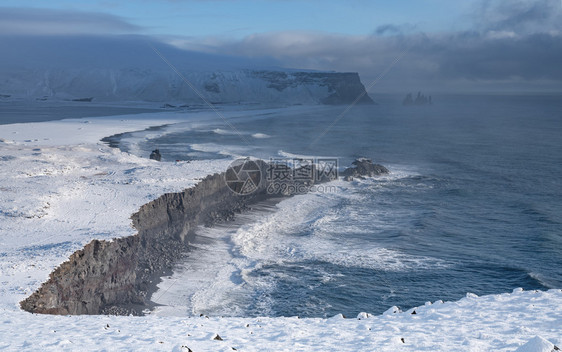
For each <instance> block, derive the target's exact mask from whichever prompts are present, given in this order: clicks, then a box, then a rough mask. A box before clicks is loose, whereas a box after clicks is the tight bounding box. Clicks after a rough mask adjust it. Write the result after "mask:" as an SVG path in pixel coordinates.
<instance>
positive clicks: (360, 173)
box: [342, 158, 389, 181]
mask: <svg viewBox="0 0 562 352" xmlns="http://www.w3.org/2000/svg"><path fill="white" fill-rule="evenodd" d="M352 164H353V165H354V166H353V167H350V168H347V169H345V170H344V171H343V172H342V176H343V177H344V178H345V179H346V180H348V181H349V180H352V179H353V178H354V177H356V178H365V177H373V176H379V175H384V174H388V173H389V171H388V169H387V168H386V167H384V166H382V165H380V164H373V161H372V160H371V159H367V158H359V159H357V160H355V161H354V162H353V163H352Z"/></svg>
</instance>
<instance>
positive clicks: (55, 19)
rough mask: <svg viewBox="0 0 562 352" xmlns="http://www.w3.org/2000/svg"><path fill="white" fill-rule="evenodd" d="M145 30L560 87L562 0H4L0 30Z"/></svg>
mask: <svg viewBox="0 0 562 352" xmlns="http://www.w3.org/2000/svg"><path fill="white" fill-rule="evenodd" d="M70 34H72V35H98V36H119V35H129V34H134V35H138V36H148V37H151V38H154V39H157V40H159V41H163V42H165V43H169V44H172V45H174V46H177V47H179V48H183V49H188V50H196V51H203V52H207V53H214V54H221V55H236V56H241V57H248V58H269V59H271V60H272V62H275V63H276V64H277V65H279V66H283V67H292V68H303V69H316V70H335V71H353V72H359V73H360V75H361V77H362V80H363V82H364V84H365V85H366V86H368V88H369V90H371V91H376V90H381V91H384V90H401V89H402V90H403V89H404V86H412V89H413V90H416V89H422V88H424V87H427V88H428V89H432V90H444V91H448V90H450V89H459V90H463V89H464V90H482V89H484V90H485V89H490V90H522V91H525V90H544V91H560V90H562V69H561V68H560V62H562V0H454V1H452V0H393V1H388V0H386V1H383V0H347V1H343V0H341V1H338V0H323V1H320V0H302V1H297V0H261V1H260V0H152V1H149V0H135V1H132V0H122V1H110V0H100V1H88V2H86V1H70V0H52V1H48V2H47V1H32V0H18V1H14V0H3V1H2V3H1V5H0V35H4V36H18V35H28V36H46V35H49V36H65V35H70Z"/></svg>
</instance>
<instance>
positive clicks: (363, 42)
mask: <svg viewBox="0 0 562 352" xmlns="http://www.w3.org/2000/svg"><path fill="white" fill-rule="evenodd" d="M557 6H558V7H557ZM474 22H476V23H477V24H476V25H475V26H474V27H473V29H471V30H460V31H455V32H449V33H444V32H441V33H421V32H416V31H413V30H410V29H412V28H414V27H412V26H408V25H400V26H397V25H392V24H386V25H383V26H379V27H378V28H376V29H375V30H374V31H373V34H372V35H364V36H359V35H341V34H328V33H317V32H303V31H285V32H273V33H260V34H254V35H250V36H247V37H245V38H243V39H241V40H233V41H226V40H221V39H220V38H207V39H206V40H200V41H199V45H200V46H199V49H201V50H206V51H212V52H215V53H221V54H231V55H239V56H249V57H271V58H274V59H276V60H277V61H278V62H280V63H282V64H283V65H284V66H286V67H295V68H308V69H318V70H335V71H357V72H359V73H360V74H361V76H362V77H363V79H364V81H365V83H369V82H370V81H372V80H374V79H375V78H376V77H377V76H379V74H380V73H382V72H384V71H385V70H386V69H387V68H389V67H390V66H391V65H392V66H393V67H392V70H391V71H390V73H389V74H388V75H387V77H385V79H384V81H381V83H380V84H381V85H383V86H385V85H393V86H394V87H399V86H400V85H408V84H420V85H421V86H422V87H423V86H425V85H430V86H435V87H439V86H441V85H443V84H453V85H454V82H464V83H463V84H466V83H467V82H468V83H483V84H488V83H490V82H503V83H509V82H512V83H519V84H522V85H526V84H530V83H533V82H534V83H537V82H549V84H554V85H556V86H557V87H559V88H561V87H562V70H561V69H560V63H561V62H562V30H560V26H561V25H562V18H561V10H560V2H559V0H536V1H530V0H509V1H507V0H504V1H502V0H499V1H498V0H496V1H487V0H485V1H483V2H481V3H480V5H479V6H477V7H476V10H475V12H474ZM187 45H188V46H189V44H187ZM404 51H406V54H405V55H404V56H403V58H402V59H400V60H399V62H398V63H396V64H393V62H394V61H395V60H396V59H397V58H399V57H401V55H402V53H403V52H404ZM397 89H398V88H397Z"/></svg>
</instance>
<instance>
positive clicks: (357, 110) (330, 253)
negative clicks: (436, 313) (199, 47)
mask: <svg viewBox="0 0 562 352" xmlns="http://www.w3.org/2000/svg"><path fill="white" fill-rule="evenodd" d="M374 98H375V100H377V102H378V105H360V106H355V107H353V108H351V109H348V110H347V111H346V109H347V108H348V107H346V106H334V107H322V108H318V109H306V108H302V109H299V108H298V107H297V108H295V107H293V108H290V109H275V110H272V111H271V112H265V113H260V114H256V113H250V112H249V113H248V114H239V115H237V117H233V118H224V116H218V115H217V116H216V117H215V118H214V119H210V120H209V121H208V122H207V123H200V124H198V125H193V124H191V125H190V124H184V125H182V124H179V125H174V126H168V127H167V128H164V129H162V130H161V131H160V133H158V134H154V133H151V134H150V137H146V136H148V134H144V135H143V134H142V133H136V134H128V135H127V134H126V135H124V136H123V137H122V142H123V143H122V148H124V149H125V150H127V149H128V151H134V152H135V153H139V154H140V155H148V154H149V153H150V151H151V150H153V149H156V148H158V149H160V152H161V153H162V155H163V160H164V161H172V162H173V161H174V160H191V159H214V158H236V157H245V156H252V157H259V158H263V159H266V160H267V159H270V158H272V159H293V158H297V157H304V158H337V160H338V162H339V166H340V168H341V169H343V168H344V167H346V166H349V165H350V164H351V162H352V161H353V160H354V159H355V158H358V157H368V158H372V159H373V160H374V162H376V163H380V164H383V165H385V166H387V167H388V168H389V169H390V174H389V175H387V176H383V177H379V178H374V179H365V180H354V181H352V182H345V181H342V180H340V181H336V182H334V183H332V185H333V187H330V188H327V189H324V190H323V192H312V193H310V194H307V195H301V196H296V197H293V198H290V199H287V200H285V201H282V202H281V203H278V204H271V205H268V206H266V207H265V208H264V209H261V210H258V211H255V212H253V213H251V214H246V215H244V216H243V217H244V219H243V220H244V221H239V222H238V223H236V224H234V225H228V226H227V225H221V226H217V227H216V228H212V229H203V228H202V229H200V231H199V237H198V239H197V240H196V241H195V243H193V248H192V250H191V251H190V252H189V253H188V254H187V255H186V259H185V262H183V263H181V264H180V265H178V267H177V268H176V269H177V270H176V272H175V273H174V275H173V276H172V277H170V278H167V279H164V281H163V283H162V284H161V285H160V287H161V290H160V291H159V292H157V293H156V294H155V295H154V296H153V298H154V299H155V300H156V301H158V302H159V303H162V304H164V305H167V306H168V308H170V309H171V310H170V309H168V313H169V312H173V314H180V315H181V314H186V315H192V314H208V315H237V316H294V315H298V316H303V317H326V316H332V315H335V314H338V313H343V314H344V315H347V316H353V315H356V314H357V313H359V312H363V311H365V312H370V313H381V312H383V311H385V310H386V309H388V307H390V306H393V305H396V306H399V307H401V308H402V309H407V308H410V307H414V306H418V305H421V304H424V303H425V302H427V301H435V300H458V299H459V298H461V297H463V296H464V295H466V293H467V292H472V293H475V294H478V295H484V294H492V293H501V292H509V291H511V290H512V289H514V288H517V287H522V288H524V289H548V288H560V287H562V269H561V268H562V201H561V199H562V181H561V179H562V177H561V175H562V137H561V136H562V97H561V96H560V95H459V96H454V95H443V96H434V99H433V101H434V104H433V105H426V106H415V107H404V106H402V105H401V97H397V96H390V95H389V96H375V97H374ZM225 120H226V121H227V122H225ZM143 136H144V137H143ZM161 311H162V312H165V311H166V309H161Z"/></svg>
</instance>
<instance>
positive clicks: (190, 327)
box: [0, 112, 562, 351]
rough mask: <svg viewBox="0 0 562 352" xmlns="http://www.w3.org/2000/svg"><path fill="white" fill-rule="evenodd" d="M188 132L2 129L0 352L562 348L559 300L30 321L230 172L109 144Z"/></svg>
mask: <svg viewBox="0 0 562 352" xmlns="http://www.w3.org/2000/svg"><path fill="white" fill-rule="evenodd" d="M205 114H208V115H205ZM211 114H212V112H207V113H201V114H199V115H195V116H194V117H193V118H195V119H201V120H204V119H205V118H209V116H210V115H211ZM183 121H185V116H183V115H180V114H175V113H149V114H141V115H127V116H117V117H102V118H86V119H75V120H60V121H50V122H41V123H30V124H14V125H2V126H1V127H0V245H1V249H0V283H1V286H0V297H1V298H0V319H2V320H1V321H2V322H1V323H0V326H1V328H0V341H1V342H0V349H2V348H5V349H7V350H29V349H36V348H38V349H41V350H44V349H51V350H60V349H66V350H75V349H81V350H99V349H107V350H178V351H180V350H182V346H187V347H189V348H190V349H191V350H193V351H201V350H224V351H228V350H232V349H231V348H232V347H234V348H236V349H238V350H249V351H252V350H255V351H260V350H275V351H278V350H321V349H328V348H334V349H338V350H349V351H357V350H377V351H379V350H381V351H384V350H388V351H395V350H412V351H420V350H428V351H449V350H470V351H487V350H496V351H513V350H515V349H516V348H517V347H518V346H520V345H522V344H523V343H525V342H526V341H529V340H530V339H531V338H533V337H534V336H536V335H539V336H541V337H543V338H545V339H547V340H549V341H550V342H552V343H554V344H556V345H558V346H560V345H561V344H562V341H561V340H560V338H561V337H560V336H562V328H561V326H562V315H561V314H560V313H559V311H560V307H562V291H561V290H550V291H547V292H531V291H529V292H522V291H519V290H517V291H515V292H513V293H511V294H502V295H491V296H484V297H479V298H477V297H474V296H473V295H469V297H467V298H465V299H462V300H460V301H458V302H449V303H444V304H432V305H426V306H423V307H420V308H416V309H415V310H416V314H415V315H414V314H410V313H411V311H409V312H404V313H398V314H393V313H390V312H389V313H387V314H384V315H381V316H376V317H373V316H371V317H368V318H367V317H366V316H363V317H362V319H361V320H358V319H342V318H338V317H336V318H332V319H297V318H260V319H257V318H218V317H211V318H206V317H189V318H187V317H186V318H181V319H180V318H169V317H155V316H147V317H142V318H139V317H108V316H79V317H78V316H73V317H52V316H42V315H32V314H29V313H26V312H23V311H21V310H20V309H19V306H18V302H19V301H21V300H22V299H23V298H25V297H27V296H28V295H29V294H30V293H31V292H32V291H33V290H35V289H36V288H37V287H38V286H39V285H40V284H41V283H42V282H43V281H45V280H46V278H47V276H48V274H49V273H50V272H51V271H52V270H53V268H55V267H56V266H57V265H59V264H60V263H61V262H63V261H65V260H66V259H67V258H68V256H69V255H70V254H71V253H72V252H74V251H75V250H76V249H79V248H81V247H82V246H83V245H84V244H85V243H87V242H89V241H90V240H92V239H93V238H97V239H111V238H114V237H122V236H128V235H131V234H133V233H134V229H133V228H132V227H131V226H130V223H131V222H130V219H129V217H130V215H131V214H132V213H134V212H135V211H136V210H138V208H139V207H140V206H141V205H142V204H145V203H147V202H148V201H150V200H152V199H154V198H156V197H158V196H159V195H161V194H162V193H166V192H177V191H181V190H182V189H184V188H186V187H189V186H191V185H194V184H195V183H196V182H197V181H198V180H199V179H201V178H202V177H204V176H206V175H208V174H211V173H214V172H219V171H224V169H225V168H226V166H227V165H228V163H229V161H230V160H227V159H224V160H218V161H192V162H190V163H185V162H178V163H158V162H155V161H151V160H148V159H146V158H140V157H136V156H134V155H129V154H126V153H122V152H120V151H119V150H116V149H113V148H110V147H108V146H106V145H105V144H103V143H101V142H99V140H100V139H101V138H102V137H106V136H109V135H113V134H117V133H122V132H128V131H136V130H142V129H145V128H148V127H151V126H157V125H164V124H171V123H177V122H183ZM246 325H248V326H246ZM215 334H219V335H220V336H221V337H222V338H223V340H222V341H220V340H214V339H213V338H214V336H215ZM402 339H404V341H402ZM184 350H187V349H184Z"/></svg>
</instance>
